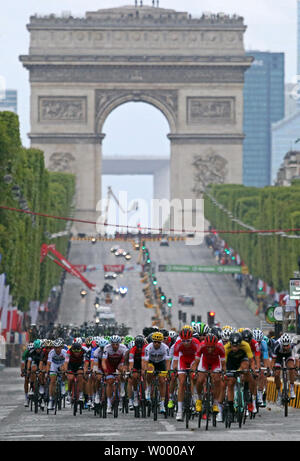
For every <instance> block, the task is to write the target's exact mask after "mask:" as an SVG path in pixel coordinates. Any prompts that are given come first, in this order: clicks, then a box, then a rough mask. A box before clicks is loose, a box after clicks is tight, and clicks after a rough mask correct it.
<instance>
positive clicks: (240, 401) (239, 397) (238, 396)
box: [236, 381, 244, 428]
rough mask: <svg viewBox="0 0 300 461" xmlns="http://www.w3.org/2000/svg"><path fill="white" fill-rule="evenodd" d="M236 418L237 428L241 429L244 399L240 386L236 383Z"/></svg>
mask: <svg viewBox="0 0 300 461" xmlns="http://www.w3.org/2000/svg"><path fill="white" fill-rule="evenodd" d="M236 416H237V422H238V425H239V427H240V428H241V427H242V424H243V416H244V399H243V394H242V389H241V384H240V383H239V382H238V381H237V383H236Z"/></svg>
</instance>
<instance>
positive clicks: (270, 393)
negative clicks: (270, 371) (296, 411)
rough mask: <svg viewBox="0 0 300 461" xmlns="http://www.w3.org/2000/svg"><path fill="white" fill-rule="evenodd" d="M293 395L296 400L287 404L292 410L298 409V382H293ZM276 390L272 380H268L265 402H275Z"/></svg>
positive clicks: (299, 405)
mask: <svg viewBox="0 0 300 461" xmlns="http://www.w3.org/2000/svg"><path fill="white" fill-rule="evenodd" d="M295 394H296V398H295V399H293V400H291V401H290V402H289V406H290V407H293V408H300V382H298V381H296V382H295ZM276 399H277V390H276V385H275V381H274V378H268V384H267V401H268V402H276Z"/></svg>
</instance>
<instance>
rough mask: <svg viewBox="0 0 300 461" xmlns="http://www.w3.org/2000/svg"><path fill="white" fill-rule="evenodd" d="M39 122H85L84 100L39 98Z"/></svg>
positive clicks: (62, 97) (76, 98)
mask: <svg viewBox="0 0 300 461" xmlns="http://www.w3.org/2000/svg"><path fill="white" fill-rule="evenodd" d="M39 121H40V122H80V123H85V122H86V98H80V97H73V98H68V97H64V96H60V97H53V96H50V97H49V96H48V97H47V96H40V97H39Z"/></svg>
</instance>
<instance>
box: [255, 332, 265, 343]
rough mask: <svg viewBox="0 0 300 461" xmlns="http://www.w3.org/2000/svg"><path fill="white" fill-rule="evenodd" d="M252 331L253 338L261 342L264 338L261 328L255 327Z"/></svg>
mask: <svg viewBox="0 0 300 461" xmlns="http://www.w3.org/2000/svg"><path fill="white" fill-rule="evenodd" d="M252 333H253V339H255V341H258V342H259V343H260V342H261V341H262V340H263V339H264V334H263V332H262V331H261V330H259V329H258V328H255V329H254V330H252Z"/></svg>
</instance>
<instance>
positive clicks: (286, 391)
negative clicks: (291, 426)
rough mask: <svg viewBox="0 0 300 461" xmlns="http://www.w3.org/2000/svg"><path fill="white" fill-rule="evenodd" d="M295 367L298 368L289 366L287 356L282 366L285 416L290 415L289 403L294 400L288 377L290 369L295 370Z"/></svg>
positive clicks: (282, 396) (282, 400)
mask: <svg viewBox="0 0 300 461" xmlns="http://www.w3.org/2000/svg"><path fill="white" fill-rule="evenodd" d="M295 369H296V368H295V367H293V368H287V366H286V359H285V358H283V359H282V367H281V370H282V395H281V402H282V404H283V407H284V416H285V417H287V416H288V412H289V410H288V409H289V403H290V401H291V400H292V399H291V397H290V396H289V377H288V373H289V371H290V370H295Z"/></svg>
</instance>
